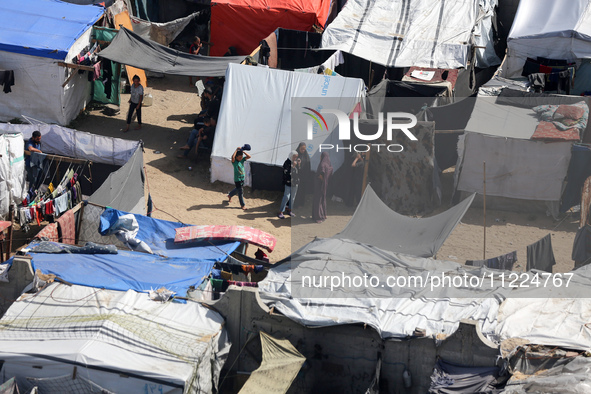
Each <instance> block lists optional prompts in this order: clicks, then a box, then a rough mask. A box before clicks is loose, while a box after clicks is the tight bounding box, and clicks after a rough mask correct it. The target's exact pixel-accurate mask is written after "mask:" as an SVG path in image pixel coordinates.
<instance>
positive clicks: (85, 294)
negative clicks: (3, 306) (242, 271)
mask: <svg viewBox="0 0 591 394" xmlns="http://www.w3.org/2000/svg"><path fill="white" fill-rule="evenodd" d="M223 325H224V319H223V318H222V316H220V315H219V314H218V313H216V312H214V311H212V310H211V309H208V308H205V307H203V306H201V305H200V304H198V303H195V302H189V303H186V304H180V303H171V302H168V303H161V302H155V301H152V300H150V298H149V297H148V295H147V294H140V293H136V292H134V291H127V292H118V291H109V290H104V289H97V288H91V287H83V286H75V285H74V286H66V285H64V284H59V283H53V284H51V285H49V286H48V287H46V288H45V289H43V290H41V291H40V292H38V293H35V294H25V295H24V296H23V297H21V298H20V299H19V300H18V301H16V302H14V303H13V304H12V306H11V307H10V308H9V309H8V311H7V312H6V314H5V315H4V316H3V317H2V319H1V320H0V344H1V345H0V349H1V350H0V356H1V357H2V360H3V361H4V362H3V364H2V370H1V373H2V374H3V376H16V377H17V381H18V383H19V386H20V387H21V388H23V387H24V388H25V389H26V390H28V389H30V388H32V387H33V386H38V387H39V391H40V392H78V393H79V392H113V393H137V392H144V391H146V390H148V387H154V388H155V389H157V390H158V391H162V392H167V393H168V392H184V393H210V392H212V391H214V384H217V380H218V378H219V373H220V370H221V368H222V366H223V363H224V362H225V358H226V356H227V352H228V351H229V347H230V345H229V343H228V341H227V336H226V331H225V329H224V327H223ZM214 382H215V383H214Z"/></svg>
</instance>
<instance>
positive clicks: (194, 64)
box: [99, 28, 244, 77]
mask: <svg viewBox="0 0 591 394" xmlns="http://www.w3.org/2000/svg"><path fill="white" fill-rule="evenodd" d="M99 56H101V57H103V58H105V59H109V60H111V61H114V62H117V63H121V64H125V65H128V66H133V67H138V68H141V69H143V70H147V71H153V72H159V73H164V74H171V75H187V76H194V75H200V76H202V77H223V76H224V75H225V74H226V68H228V64H229V63H240V62H241V61H242V60H244V56H227V57H211V56H201V55H192V54H190V53H185V52H180V51H177V50H176V49H172V48H167V47H165V46H163V45H160V44H158V43H157V42H154V41H151V40H146V39H144V38H142V37H140V36H138V35H137V34H135V33H134V32H132V31H130V30H127V29H125V28H122V29H120V30H119V33H117V35H116V36H115V38H114V39H113V41H112V42H111V44H110V45H109V46H108V47H107V48H106V49H104V50H103V51H101V52H100V53H99Z"/></svg>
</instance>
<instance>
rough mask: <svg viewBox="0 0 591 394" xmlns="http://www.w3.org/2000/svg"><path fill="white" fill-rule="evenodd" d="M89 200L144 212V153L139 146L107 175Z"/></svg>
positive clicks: (138, 212)
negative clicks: (119, 166)
mask: <svg viewBox="0 0 591 394" xmlns="http://www.w3.org/2000/svg"><path fill="white" fill-rule="evenodd" d="M89 201H90V202H93V203H95V204H99V205H104V206H108V207H113V208H116V209H119V210H121V211H125V212H130V213H137V214H140V215H144V214H145V213H146V198H145V195H144V155H143V152H142V147H141V146H138V148H137V149H136V151H135V153H134V154H133V156H131V158H130V159H129V161H128V162H127V163H126V164H125V165H124V166H123V167H121V168H120V169H118V170H117V171H115V172H113V173H111V174H110V175H109V177H108V178H107V180H106V181H105V182H104V183H103V184H102V185H101V187H99V188H98V190H97V191H95V192H94V193H93V194H92V196H90V198H89Z"/></svg>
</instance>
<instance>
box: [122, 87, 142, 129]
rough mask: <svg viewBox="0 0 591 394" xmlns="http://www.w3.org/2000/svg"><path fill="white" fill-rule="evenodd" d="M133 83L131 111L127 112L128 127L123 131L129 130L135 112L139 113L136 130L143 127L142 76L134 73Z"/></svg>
mask: <svg viewBox="0 0 591 394" xmlns="http://www.w3.org/2000/svg"><path fill="white" fill-rule="evenodd" d="M131 80H132V82H133V84H132V85H131V89H130V90H131V97H130V98H129V111H128V112H127V127H126V128H125V130H123V132H126V131H128V130H129V125H130V124H131V118H132V117H133V112H134V111H135V112H136V113H137V127H136V128H135V129H136V130H139V129H141V128H142V100H143V99H144V87H143V86H142V85H141V84H140V77H138V76H137V75H134V76H133V78H132V79H131Z"/></svg>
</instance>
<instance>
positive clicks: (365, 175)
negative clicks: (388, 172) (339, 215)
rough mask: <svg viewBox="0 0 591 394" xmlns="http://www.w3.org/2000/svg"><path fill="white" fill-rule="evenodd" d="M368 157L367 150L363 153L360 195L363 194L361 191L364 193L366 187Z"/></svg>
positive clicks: (368, 152)
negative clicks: (363, 163)
mask: <svg viewBox="0 0 591 394" xmlns="http://www.w3.org/2000/svg"><path fill="white" fill-rule="evenodd" d="M369 157H370V151H367V152H366V153H365V159H364V162H365V166H364V168H363V183H362V185H361V188H362V189H361V195H362V196H363V193H365V188H366V187H367V174H368V173H369Z"/></svg>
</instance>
